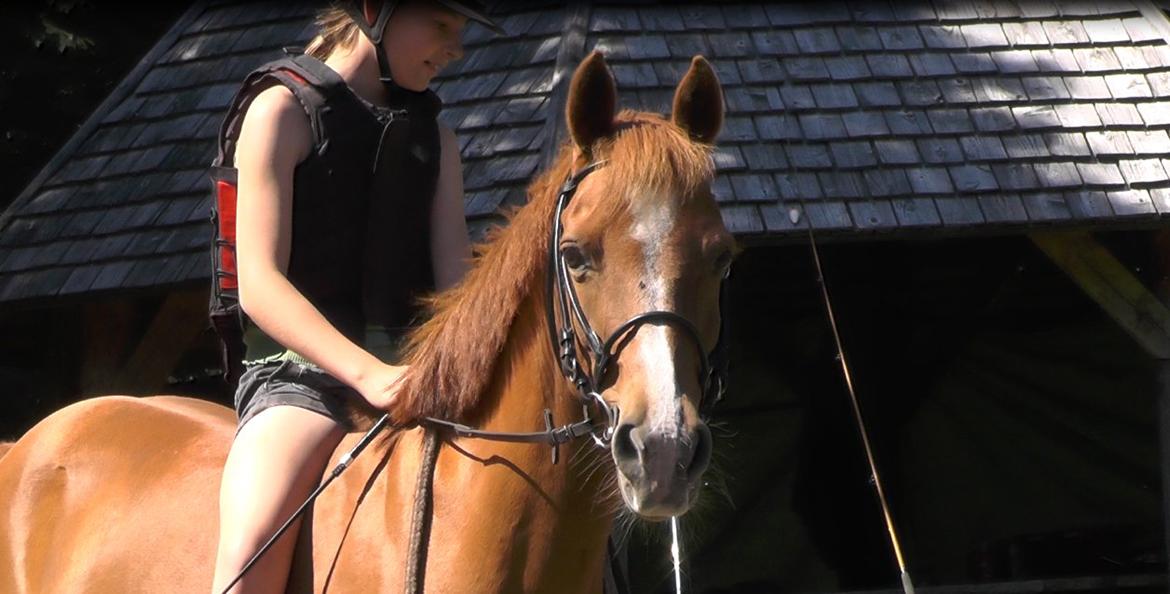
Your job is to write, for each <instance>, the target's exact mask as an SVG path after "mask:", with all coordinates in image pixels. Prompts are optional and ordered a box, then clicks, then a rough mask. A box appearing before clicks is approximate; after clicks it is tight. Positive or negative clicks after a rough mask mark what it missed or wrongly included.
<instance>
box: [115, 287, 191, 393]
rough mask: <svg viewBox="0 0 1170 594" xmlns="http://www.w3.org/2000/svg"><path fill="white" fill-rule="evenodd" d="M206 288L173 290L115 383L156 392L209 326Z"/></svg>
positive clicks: (130, 390) (132, 390) (136, 390)
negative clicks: (199, 289)
mask: <svg viewBox="0 0 1170 594" xmlns="http://www.w3.org/2000/svg"><path fill="white" fill-rule="evenodd" d="M207 323H208V322H207V294H206V292H204V291H181V292H175V293H171V294H170V295H168V296H167V298H166V300H165V301H163V303H162V305H160V306H159V308H158V312H157V313H155V315H154V318H153V319H152V320H151V322H150V326H148V327H147V329H146V332H145V333H143V335H142V339H141V340H140V341H139V342H138V344H137V346H136V348H135V349H134V352H133V353H131V354H130V356H129V358H128V359H127V360H126V363H125V364H124V365H122V368H121V370H120V371H119V372H118V375H117V379H116V380H115V382H114V387H115V388H116V389H118V390H120V391H126V392H128V393H131V394H156V393H158V391H159V390H160V389H162V388H163V387H164V386H165V385H166V380H167V375H168V374H169V373H170V372H171V371H172V370H173V369H174V367H175V365H176V364H177V363H178V362H179V359H180V358H182V356H183V353H185V352H186V351H187V348H188V347H190V346H191V343H192V342H194V341H195V339H196V338H197V337H198V336H199V333H200V332H202V331H203V329H204V327H206V326H207Z"/></svg>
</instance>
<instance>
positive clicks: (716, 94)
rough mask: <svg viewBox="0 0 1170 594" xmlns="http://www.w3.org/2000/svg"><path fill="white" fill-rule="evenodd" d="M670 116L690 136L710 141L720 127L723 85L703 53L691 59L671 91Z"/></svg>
mask: <svg viewBox="0 0 1170 594" xmlns="http://www.w3.org/2000/svg"><path fill="white" fill-rule="evenodd" d="M671 118H672V119H673V120H674V123H675V125H676V126H678V127H679V128H682V129H683V130H686V131H687V133H688V134H690V136H691V138H692V139H694V140H697V141H699V142H703V143H707V144H711V143H713V142H715V137H716V136H718V135H719V130H720V129H721V128H723V86H722V85H720V84H719V78H718V77H716V76H715V70H714V69H712V68H711V63H710V62H708V61H707V59H706V58H704V57H703V56H695V57H694V58H692V59H691V68H690V70H687V73H686V76H683V79H682V82H680V83H678V89H676V90H675V91H674V107H673V109H672V110H671Z"/></svg>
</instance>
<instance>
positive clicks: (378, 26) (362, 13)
mask: <svg viewBox="0 0 1170 594" xmlns="http://www.w3.org/2000/svg"><path fill="white" fill-rule="evenodd" d="M377 4H378V13H377V14H376V15H368V14H367V13H366V10H365V5H366V2H365V1H364V0H358V1H356V2H347V3H346V4H345V7H346V11H347V12H349V15H350V17H351V18H352V19H353V21H354V22H355V23H357V26H358V28H359V29H361V31H362V34H364V35H365V36H366V39H369V40H370V43H372V44H374V55H375V56H376V57H377V58H378V73H379V80H381V81H382V84H384V85H387V86H397V83H395V82H394V77H393V76H391V74H390V58H389V57H388V56H387V55H386V50H385V49H384V48H383V47H382V37H383V35H385V33H386V23H388V22H389V21H390V16H391V15H392V14H394V8H395V7H396V6H397V5H398V2H396V1H395V0H385V1H384V2H378V3H377ZM371 16H372V17H373V19H371V18H370V17H371ZM371 20H372V21H373V22H372V24H371Z"/></svg>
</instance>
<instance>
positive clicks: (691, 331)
mask: <svg viewBox="0 0 1170 594" xmlns="http://www.w3.org/2000/svg"><path fill="white" fill-rule="evenodd" d="M604 164H605V161H595V162H593V163H590V164H589V165H587V166H586V167H584V168H582V169H581V170H580V171H578V172H576V173H574V174H573V175H571V176H569V179H568V180H567V181H565V184H564V186H562V187H561V191H560V194H558V195H557V204H556V210H555V211H554V213H553V229H552V233H551V234H550V236H549V243H548V266H549V271H548V275H547V284H546V287H545V288H546V290H545V298H546V302H545V314H546V316H547V321H548V331H549V339H550V342H551V344H552V348H553V352H554V353H556V356H557V358H558V360H559V362H560V369H561V374H562V375H564V377H565V379H567V380H569V383H571V384H572V385H573V387H574V388H575V389H576V391H577V396H578V398H579V399H580V400H581V404H582V406H583V407H584V410H585V416H586V418H589V407H590V406H593V407H594V408H596V409H598V410H599V411H600V412H601V415H600V416H601V419H602V421H603V423H602V424H601V425H599V426H597V425H595V426H594V430H593V432H592V433H591V435H592V437H593V440H594V441H595V442H596V443H597V445H598V446H601V447H608V445H609V442H610V440H611V439H613V435H614V432H615V431H616V430H617V423H618V419H619V417H620V411H619V410H618V407H617V406H616V405H613V404H610V403H609V402H606V400H605V398H603V397H602V396H601V390H600V386H601V383H602V381H603V378H604V377H605V373H606V371H607V369H608V367H609V363H610V362H611V361H613V360H614V359H616V358H617V356H618V355H619V353H618V352H616V351H615V350H614V346H615V345H616V344H617V343H618V341H619V340H621V339H622V338H623V337H625V336H627V335H629V334H630V333H632V332H635V331H636V330H637V328H638V327H640V326H642V325H643V324H667V325H671V326H674V327H676V328H679V329H681V330H682V331H683V334H684V335H685V336H687V337H689V338H690V340H691V342H692V343H694V345H695V346H696V347H698V354H699V380H700V384H701V385H702V390H703V392H702V396H701V398H700V401H699V407H700V411H702V412H709V409H710V407H711V406H714V405H715V404H716V403H717V402H719V400H721V399H722V398H723V393H724V390H725V389H726V384H727V382H726V377H727V346H726V345H727V340H726V339H727V328H726V327H727V317H726V316H725V315H723V314H724V313H725V312H723V311H722V307H723V303H724V301H725V299H724V297H725V293H726V286H727V280H726V279H727V275H726V274H725V275H724V277H723V281H722V282H721V284H720V291H719V293H720V294H719V306H720V330H719V338H718V340H717V342H716V344H715V348H714V350H713V351H712V352H711V353H710V354H708V353H707V351H706V350H704V349H703V341H702V339H701V338H700V336H699V331H698V329H697V328H696V327H695V325H694V324H693V323H692V322H691V321H690V320H688V319H686V318H685V317H683V316H681V315H679V314H677V313H675V312H672V311H662V310H654V311H647V312H643V313H640V314H638V315H636V316H634V317H632V318H630V319H629V320H627V321H626V322H625V323H623V324H622V325H620V326H618V327H617V329H616V330H614V331H613V333H612V334H610V335H609V338H607V339H606V340H605V341H604V342H603V341H602V340H601V338H600V336H598V334H597V332H596V331H594V329H593V326H592V325H591V324H590V323H589V319H588V318H587V317H586V316H585V312H584V311H583V310H582V309H581V303H580V301H579V300H578V298H577V291H576V288H575V286H574V283H573V281H572V279H571V278H570V277H569V272H568V269H567V267H566V265H565V258H564V252H563V251H562V250H561V246H560V244H561V239H562V235H563V233H564V225H563V222H562V221H561V217H562V215H563V214H564V210H565V207H566V206H568V204H569V201H570V200H572V198H573V195H574V194H575V193H576V192H577V187H578V186H579V185H580V184H581V181H582V180H584V179H585V177H586V176H588V175H589V174H590V173H592V172H594V171H596V170H597V169H598V168H600V167H601V166H603V165H604ZM558 314H559V317H560V323H561V325H560V326H559V327H558V326H557V316H558ZM576 327H579V328H580V329H581V334H582V335H583V339H584V340H578V338H577V331H576ZM581 343H583V346H584V347H585V348H586V355H587V356H588V357H589V361H590V371H591V372H592V373H587V372H586V371H585V370H584V369H582V367H581V363H580V360H579V358H578V354H579V353H578V350H579V345H581Z"/></svg>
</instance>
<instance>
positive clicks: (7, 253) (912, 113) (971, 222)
mask: <svg viewBox="0 0 1170 594" xmlns="http://www.w3.org/2000/svg"><path fill="white" fill-rule="evenodd" d="M1151 7H1152V5H1146V4H1144V3H1143V4H1137V3H1131V2H1127V1H1124V0H1122V1H1115V0H1102V1H1100V2H1044V1H1039V0H1030V1H1029V0H1026V1H1021V2H1009V1H996V2H958V1H953V0H948V1H946V2H943V1H938V2H933V3H932V2H925V1H921V0H920V1H918V2H902V1H899V2H889V3H885V2H863V3H850V4H848V5H847V4H845V3H834V2H820V3H816V4H793V3H756V4H752V3H737V4H728V3H708V4H696V3H692V4H684V5H660V4H648V3H642V4H638V5H636V6H629V5H617V4H612V5H601V4H596V5H592V6H588V5H570V6H564V5H563V4H560V3H552V2H529V3H527V4H522V3H516V2H506V3H500V5H499V7H497V9H496V10H495V12H496V14H497V15H498V16H499V19H500V22H501V24H502V25H503V26H504V28H505V29H506V30H507V35H506V36H503V37H490V36H489V34H488V33H487V32H486V31H485V30H484V29H482V28H480V27H475V26H471V27H469V28H468V36H467V39H466V47H467V51H466V55H465V57H464V59H463V60H462V61H461V62H459V63H458V64H457V65H456V66H454V68H453V70H452V71H450V72H448V73H446V74H445V75H444V77H443V78H441V79H438V80H437V81H436V84H435V88H436V90H437V91H438V93H439V94H440V95H441V96H442V97H443V99H444V101H445V105H446V107H445V108H444V111H443V114H442V116H441V117H442V119H443V120H444V121H446V122H447V123H448V124H450V125H451V126H452V127H453V128H454V129H455V130H456V132H457V135H458V137H459V140H460V145H461V149H462V152H463V157H464V166H465V169H464V178H465V186H466V191H467V195H466V198H467V201H466V209H467V214H468V217H469V221H470V223H471V225H472V227H473V229H475V230H480V229H482V227H483V226H485V225H486V224H488V223H489V222H491V221H495V220H497V216H496V213H497V212H498V210H499V209H500V208H501V207H502V206H506V205H510V204H518V203H520V202H522V201H523V199H524V187H525V186H526V184H527V181H528V180H529V178H530V177H531V176H532V175H533V174H534V173H535V172H536V171H537V170H538V169H539V168H540V167H541V165H542V164H543V163H544V162H545V160H546V159H548V156H549V154H550V153H551V150H552V148H553V147H555V145H556V143H557V142H558V141H559V139H560V137H561V135H562V134H563V133H562V131H561V128H563V121H562V118H561V116H560V112H561V110H562V109H563V101H564V99H563V91H564V87H565V86H566V85H564V84H562V83H563V82H564V81H566V80H567V78H568V76H569V75H570V74H571V73H572V68H573V67H574V66H575V65H576V63H577V61H578V60H579V59H580V58H581V57H583V56H584V55H585V53H586V52H587V51H589V50H592V49H595V48H596V49H601V50H603V51H604V52H605V53H606V55H607V59H608V60H609V63H610V65H611V66H612V69H613V72H614V74H615V76H616V78H617V79H618V84H619V91H620V93H621V103H622V105H623V106H625V107H633V108H640V109H649V110H653V111H659V112H666V111H668V110H669V103H670V98H671V93H672V91H673V88H674V85H675V84H676V83H677V81H678V80H679V78H680V77H681V76H682V73H683V72H685V70H686V67H687V64H688V61H689V60H690V58H691V56H693V55H694V54H704V55H706V56H708V57H709V58H710V59H711V60H712V62H713V64H714V66H715V68H716V69H717V71H718V73H719V76H720V78H721V80H722V82H723V84H724V87H725V88H724V91H725V97H726V100H727V107H728V114H727V121H726V126H725V129H724V131H723V134H722V138H721V139H720V148H719V149H718V153H717V155H716V162H717V165H718V168H719V173H720V175H719V177H718V180H717V188H716V193H717V195H718V197H719V199H720V201H721V205H722V207H723V213H724V218H725V220H726V221H727V223H728V225H729V227H730V228H731V229H732V230H733V231H735V232H736V233H738V234H740V235H741V236H742V237H744V238H746V239H749V240H765V241H783V240H786V239H788V238H798V237H801V236H803V234H804V233H806V229H807V227H808V226H809V225H811V226H812V227H813V228H814V229H816V230H818V232H823V233H825V234H829V235H858V234H871V233H884V234H887V235H901V234H911V233H915V234H917V233H924V232H925V233H933V234H936V235H946V234H951V233H958V232H963V231H967V230H1000V231H1002V230H1004V229H1011V228H1018V229H1029V228H1033V227H1035V226H1039V225H1043V226H1054V225H1080V226H1085V225H1094V226H1100V225H1134V224H1139V225H1147V224H1148V225H1152V224H1157V223H1158V222H1160V221H1161V219H1162V217H1163V216H1166V215H1167V214H1168V213H1170V173H1168V171H1167V165H1170V135H1168V131H1170V47H1168V46H1167V44H1166V42H1165V39H1164V35H1163V33H1162V32H1163V31H1170V25H1165V23H1163V22H1159V20H1158V19H1163V20H1164V18H1165V17H1164V15H1163V14H1161V13H1157V11H1151ZM1143 9H1144V10H1145V13H1144V14H1143V12H1142V11H1143ZM313 11H314V7H313V6H312V5H308V4H298V3H289V2H270V1H264V2H249V3H240V4H224V3H218V4H217V3H209V2H204V3H199V4H197V5H196V6H194V7H193V8H191V9H190V10H189V11H188V12H187V13H186V14H185V15H184V16H183V17H182V18H181V19H180V20H179V22H178V23H176V25H175V26H174V27H173V28H172V29H171V31H169V32H168V33H167V35H166V36H164V38H163V39H162V40H161V41H160V42H159V43H158V44H157V45H156V46H155V48H154V49H152V50H151V52H150V53H149V54H148V55H147V56H146V57H145V58H144V59H143V61H142V63H141V64H140V65H139V66H138V68H136V69H135V71H134V72H133V73H131V75H130V76H128V77H127V79H126V80H125V81H123V83H122V84H121V85H119V87H118V88H117V89H116V90H115V92H114V93H113V94H112V95H111V97H110V98H109V99H108V100H107V101H106V102H105V103H104V104H103V105H102V106H101V107H99V108H98V110H97V111H96V112H95V114H94V116H93V117H92V118H91V119H90V120H89V121H88V122H86V124H85V125H83V126H82V128H81V129H80V130H79V131H78V133H77V134H76V135H75V137H74V138H73V139H72V140H71V141H70V142H69V143H68V144H66V146H65V147H63V148H62V149H61V151H59V153H58V154H57V156H56V157H54V159H53V161H51V162H50V164H49V165H48V166H46V168H45V170H44V171H42V173H41V175H39V176H38V177H37V178H36V179H34V181H33V182H32V183H31V184H30V185H29V187H28V188H26V190H25V191H24V192H23V193H22V194H21V195H20V196H19V197H18V198H17V200H16V201H15V202H14V203H13V204H12V206H11V207H10V208H9V209H8V210H7V211H6V212H5V213H4V214H3V216H0V302H13V301H22V300H28V299H40V298H46V297H54V296H65V295H71V294H78V293H86V292H92V291H100V290H116V289H130V288H143V287H159V286H166V285H171V284H176V283H198V282H206V280H207V279H208V278H209V265H208V262H207V253H208V241H209V233H210V227H209V225H208V223H207V214H208V200H207V190H208V186H209V184H208V178H207V176H206V167H207V165H208V164H209V163H210V162H211V160H212V158H213V157H214V150H215V149H214V140H213V139H214V136H215V133H216V131H217V127H218V125H219V122H220V120H221V118H222V114H223V111H224V110H225V109H226V107H227V104H228V102H229V101H230V99H231V97H232V95H233V93H234V92H235V89H236V86H237V85H238V83H239V81H240V80H242V78H243V76H244V75H245V74H246V73H247V72H248V71H250V70H251V69H252V68H254V67H256V66H257V65H259V64H261V63H263V62H266V61H268V60H271V59H274V58H276V57H279V56H280V55H281V48H282V47H284V46H288V45H303V44H304V43H305V42H307V41H308V39H309V38H310V37H311V35H312V33H313V30H314V28H313V25H312V14H313ZM1155 13H1156V14H1155Z"/></svg>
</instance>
